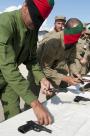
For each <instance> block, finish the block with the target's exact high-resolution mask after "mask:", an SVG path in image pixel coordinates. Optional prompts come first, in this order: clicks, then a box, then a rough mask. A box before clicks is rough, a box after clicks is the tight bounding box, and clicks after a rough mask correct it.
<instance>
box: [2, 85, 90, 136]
mask: <svg viewBox="0 0 90 136" xmlns="http://www.w3.org/2000/svg"><path fill="white" fill-rule="evenodd" d="M69 89H70V90H71V91H68V92H67V93H64V92H61V93H58V94H57V95H56V96H54V97H53V98H52V99H50V100H49V101H47V102H45V103H44V105H45V106H46V107H47V108H48V110H49V111H50V113H51V114H52V116H53V120H54V122H53V124H52V125H49V126H47V128H49V129H51V130H52V133H51V134H49V133H47V132H44V131H42V132H35V131H33V130H31V131H29V132H27V133H26V134H21V133H20V132H18V130H17V129H18V127H19V126H21V125H23V124H25V123H26V121H29V120H34V121H35V120H36V117H35V115H34V113H33V110H32V109H30V110H28V111H25V112H23V113H21V114H19V115H17V116H15V117H13V118H11V119H9V120H7V121H4V122H3V123H1V124H0V136H23V135H25V136H37V135H39V136H50V135H51V136H90V102H80V103H75V102H74V101H73V99H74V98H75V96H77V95H82V96H85V97H88V98H90V92H86V93H80V91H78V86H77V87H73V86H71V87H70V88H69ZM75 90H77V91H75ZM72 92H74V93H72Z"/></svg>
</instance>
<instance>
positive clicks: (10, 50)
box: [0, 10, 43, 104]
mask: <svg viewBox="0 0 90 136" xmlns="http://www.w3.org/2000/svg"><path fill="white" fill-rule="evenodd" d="M36 42H37V31H35V30H28V29H26V27H25V24H24V22H23V20H22V18H21V12H20V10H17V11H13V12H8V13H3V14H1V15H0V70H1V72H2V74H3V77H4V79H5V81H6V82H7V83H8V84H9V85H10V86H11V88H12V89H13V90H14V91H15V92H16V93H17V94H18V95H19V96H21V97H22V98H23V99H24V101H25V102H26V103H27V104H30V103H31V102H32V101H33V100H34V99H36V96H34V94H33V93H32V92H31V91H30V89H29V82H28V81H27V80H25V79H24V78H23V77H22V75H21V74H20V72H19V69H18V65H19V64H21V63H24V64H26V65H27V68H28V69H29V65H32V66H33V69H34V71H35V72H36V73H38V76H37V79H38V80H40V79H41V78H42V77H43V74H41V70H40V68H39V66H38V65H37V62H36ZM30 67H31V66H30Z"/></svg>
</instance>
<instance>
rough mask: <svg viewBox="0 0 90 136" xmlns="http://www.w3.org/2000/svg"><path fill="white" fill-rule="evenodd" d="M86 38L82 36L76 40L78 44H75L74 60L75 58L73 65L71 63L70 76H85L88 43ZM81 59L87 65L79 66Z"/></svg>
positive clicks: (89, 42)
mask: <svg viewBox="0 0 90 136" xmlns="http://www.w3.org/2000/svg"><path fill="white" fill-rule="evenodd" d="M86 36H87V35H86ZM86 36H85V34H84V36H83V37H81V38H80V39H79V40H78V43H77V44H76V58H75V63H73V64H72V65H71V66H70V74H71V73H77V74H81V75H85V74H87V72H88V65H89V54H90V49H89V48H90V47H89V46H90V45H89V44H90V41H89V38H88V37H86ZM82 58H85V59H86V60H87V64H81V62H80V60H81V59H82Z"/></svg>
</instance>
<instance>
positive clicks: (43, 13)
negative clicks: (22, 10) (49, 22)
mask: <svg viewBox="0 0 90 136" xmlns="http://www.w3.org/2000/svg"><path fill="white" fill-rule="evenodd" d="M25 2H26V4H27V6H28V10H29V13H30V16H31V18H32V21H33V23H34V25H35V27H36V28H39V27H40V26H41V25H42V23H43V22H44V20H45V19H46V18H47V17H48V15H49V14H50V12H51V10H52V8H53V6H54V0H25Z"/></svg>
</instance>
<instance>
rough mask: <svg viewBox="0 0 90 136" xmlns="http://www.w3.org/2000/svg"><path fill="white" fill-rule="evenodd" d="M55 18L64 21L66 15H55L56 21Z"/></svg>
mask: <svg viewBox="0 0 90 136" xmlns="http://www.w3.org/2000/svg"><path fill="white" fill-rule="evenodd" d="M56 20H63V21H65V22H66V17H64V16H56V17H55V21H56Z"/></svg>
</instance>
